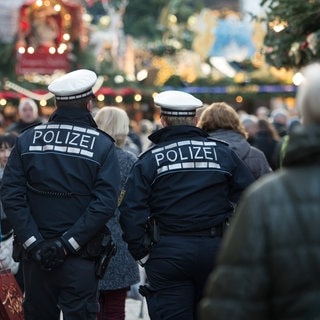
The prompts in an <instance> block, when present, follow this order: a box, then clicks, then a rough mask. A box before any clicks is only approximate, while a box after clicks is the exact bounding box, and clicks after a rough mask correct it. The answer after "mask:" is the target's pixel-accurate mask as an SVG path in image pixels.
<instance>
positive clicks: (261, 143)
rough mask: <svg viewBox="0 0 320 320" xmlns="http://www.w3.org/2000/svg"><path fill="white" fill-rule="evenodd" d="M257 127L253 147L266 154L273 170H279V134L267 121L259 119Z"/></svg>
mask: <svg viewBox="0 0 320 320" xmlns="http://www.w3.org/2000/svg"><path fill="white" fill-rule="evenodd" d="M257 125H258V129H257V132H256V135H255V137H254V140H253V143H252V145H253V146H254V147H256V148H258V149H259V150H261V151H262V152H263V153H264V155H265V156H266V158H267V160H268V163H269V165H270V167H271V169H272V170H276V169H278V168H279V161H278V159H277V155H278V153H277V146H278V143H279V140H280V137H279V134H278V132H277V130H276V129H275V127H274V126H273V124H272V123H270V122H269V121H268V120H266V119H259V120H258V122H257Z"/></svg>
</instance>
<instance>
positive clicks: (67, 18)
mask: <svg viewBox="0 0 320 320" xmlns="http://www.w3.org/2000/svg"><path fill="white" fill-rule="evenodd" d="M63 17H64V19H65V20H66V21H70V20H71V15H70V14H68V13H66V14H65V15H64V16H63Z"/></svg>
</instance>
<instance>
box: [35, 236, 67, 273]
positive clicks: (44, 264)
mask: <svg viewBox="0 0 320 320" xmlns="http://www.w3.org/2000/svg"><path fill="white" fill-rule="evenodd" d="M68 254H69V251H68V250H67V248H66V247H65V246H64V244H63V242H62V241H61V239H55V240H44V241H42V242H40V243H39V244H38V245H37V246H36V247H35V248H33V249H31V251H30V256H31V258H32V259H33V260H34V261H36V262H38V263H39V265H40V266H41V268H42V269H44V270H47V271H51V270H53V269H55V268H57V267H59V266H60V265H61V264H62V263H63V262H64V260H65V259H66V257H67V256H68Z"/></svg>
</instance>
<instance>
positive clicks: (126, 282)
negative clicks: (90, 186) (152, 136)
mask: <svg viewBox="0 0 320 320" xmlns="http://www.w3.org/2000/svg"><path fill="white" fill-rule="evenodd" d="M117 155H118V159H119V166H120V186H121V188H123V187H124V184H125V181H126V178H127V176H128V174H129V172H130V169H131V167H132V165H133V163H134V162H135V160H136V156H135V155H133V154H132V153H131V152H128V151H125V150H122V149H120V148H117ZM119 216H120V211H119V210H118V209H117V210H116V213H115V215H114V216H113V217H112V218H111V219H110V220H109V221H108V223H107V225H108V227H109V229H110V231H111V233H112V237H113V240H114V241H115V243H116V245H117V251H116V254H115V256H114V257H112V259H111V261H110V264H109V266H108V269H107V272H106V274H105V276H104V278H103V279H102V280H100V282H99V289H100V290H115V289H121V288H126V287H130V286H131V285H133V284H136V283H138V282H139V279H140V275H139V269H138V265H137V262H136V261H135V260H134V259H133V257H132V255H131V254H130V252H129V251H128V245H127V244H126V243H125V242H124V241H123V239H122V229H121V227H120V224H119Z"/></svg>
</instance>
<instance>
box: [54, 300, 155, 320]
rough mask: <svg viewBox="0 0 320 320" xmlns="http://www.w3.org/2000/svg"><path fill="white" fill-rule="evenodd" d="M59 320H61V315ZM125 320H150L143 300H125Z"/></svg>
mask: <svg viewBox="0 0 320 320" xmlns="http://www.w3.org/2000/svg"><path fill="white" fill-rule="evenodd" d="M60 320H63V317H62V315H61V318H60ZM125 320H150V318H149V316H148V310H147V305H146V301H145V299H143V300H134V299H131V298H128V299H127V300H126V319H125Z"/></svg>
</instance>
